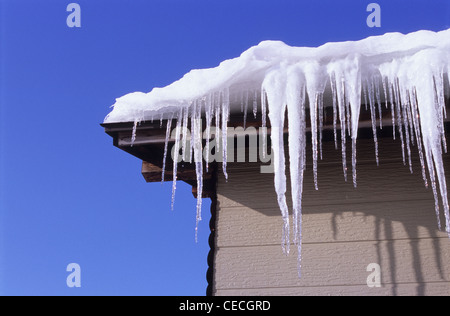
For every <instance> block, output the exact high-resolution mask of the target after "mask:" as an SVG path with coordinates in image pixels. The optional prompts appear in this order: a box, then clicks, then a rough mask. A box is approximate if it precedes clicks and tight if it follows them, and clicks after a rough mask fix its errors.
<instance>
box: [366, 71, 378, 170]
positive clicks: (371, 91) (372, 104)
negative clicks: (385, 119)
mask: <svg viewBox="0 0 450 316" xmlns="http://www.w3.org/2000/svg"><path fill="white" fill-rule="evenodd" d="M366 85H367V90H368V91H367V94H368V96H369V105H370V118H371V120H372V133H373V142H374V144H375V160H376V162H377V166H378V165H380V161H379V159H378V137H377V118H376V113H375V100H374V82H373V80H372V81H371V82H369V81H368V80H367V81H366Z"/></svg>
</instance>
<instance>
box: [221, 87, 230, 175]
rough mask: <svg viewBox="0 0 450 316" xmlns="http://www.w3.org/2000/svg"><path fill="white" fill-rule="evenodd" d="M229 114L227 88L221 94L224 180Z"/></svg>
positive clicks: (228, 93)
mask: <svg viewBox="0 0 450 316" xmlns="http://www.w3.org/2000/svg"><path fill="white" fill-rule="evenodd" d="M229 112H230V92H229V90H228V88H226V89H224V91H223V92H222V159H223V160H222V169H223V174H224V176H225V179H226V180H228V173H227V141H228V136H227V135H228V118H229Z"/></svg>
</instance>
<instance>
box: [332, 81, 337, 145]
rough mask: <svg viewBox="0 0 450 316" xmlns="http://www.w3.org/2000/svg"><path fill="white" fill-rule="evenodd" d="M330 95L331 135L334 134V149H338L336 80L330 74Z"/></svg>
mask: <svg viewBox="0 0 450 316" xmlns="http://www.w3.org/2000/svg"><path fill="white" fill-rule="evenodd" d="M330 85H331V94H332V98H333V133H334V148H335V149H336V150H337V149H338V144H337V131H336V130H337V92H336V88H335V87H336V79H335V75H334V73H332V74H330Z"/></svg>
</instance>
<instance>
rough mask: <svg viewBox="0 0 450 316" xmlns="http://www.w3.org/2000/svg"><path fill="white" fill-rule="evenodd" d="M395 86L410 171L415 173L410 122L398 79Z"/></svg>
mask: <svg viewBox="0 0 450 316" xmlns="http://www.w3.org/2000/svg"><path fill="white" fill-rule="evenodd" d="M395 86H396V91H397V92H396V93H397V100H398V103H399V105H400V110H401V112H400V113H401V115H402V118H403V126H404V127H405V140H406V150H407V153H408V165H409V170H410V172H411V173H413V169H412V161H411V138H410V135H409V121H408V114H407V112H406V107H407V106H406V105H404V104H403V103H402V101H403V100H402V95H401V93H402V92H401V87H400V84H399V80H398V78H397V80H396V81H395Z"/></svg>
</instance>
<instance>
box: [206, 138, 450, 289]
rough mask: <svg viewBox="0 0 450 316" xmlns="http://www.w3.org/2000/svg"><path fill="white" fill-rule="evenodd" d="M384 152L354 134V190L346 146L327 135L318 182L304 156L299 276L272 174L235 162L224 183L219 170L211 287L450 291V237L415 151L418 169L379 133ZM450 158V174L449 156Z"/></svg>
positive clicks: (448, 167) (449, 169)
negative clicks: (285, 243)
mask: <svg viewBox="0 0 450 316" xmlns="http://www.w3.org/2000/svg"><path fill="white" fill-rule="evenodd" d="M349 147H350V146H349ZM379 151H380V153H379V156H380V166H378V167H377V166H376V162H375V155H374V144H373V140H364V139H362V140H359V141H358V167H357V171H358V187H357V188H356V189H354V188H353V184H352V183H351V162H350V159H348V163H349V164H350V165H349V182H345V181H344V178H343V173H342V161H341V153H340V149H338V150H335V149H334V143H333V142H331V143H325V144H324V160H323V161H321V162H320V163H319V169H318V170H319V190H318V191H316V190H314V185H313V175H312V165H311V159H310V155H308V157H307V159H308V163H309V164H308V167H307V172H306V175H305V177H306V178H305V185H304V195H303V196H304V199H303V205H304V215H303V252H302V255H303V261H302V278H298V276H297V251H296V247H295V246H294V245H291V253H290V254H289V255H288V256H285V255H284V254H283V253H282V248H281V245H280V243H281V226H282V219H281V216H280V211H279V208H278V205H277V200H276V195H275V191H274V187H273V174H261V173H260V172H259V171H260V164H257V163H229V164H228V167H227V171H228V174H229V180H228V182H226V181H225V179H224V177H223V176H222V175H221V174H220V171H219V175H218V183H217V194H218V196H217V213H216V218H217V219H216V246H215V251H216V252H215V261H214V283H213V294H214V295H450V240H449V239H448V237H447V234H446V233H445V232H442V231H438V229H437V220H436V216H435V211H434V199H433V194H432V191H431V188H429V189H426V188H425V187H424V183H423V180H422V176H421V168H420V163H419V161H418V158H417V159H416V157H418V154H417V149H416V147H413V148H412V152H413V157H414V159H413V167H414V173H413V174H411V173H410V171H409V168H408V167H407V166H404V165H403V162H402V154H401V143H400V140H399V139H398V140H396V141H393V140H392V139H390V138H383V139H381V140H380V148H379ZM347 157H351V156H350V152H349V153H348V156H347ZM444 161H445V163H446V170H447V175H450V154H446V155H445V157H444ZM447 179H448V180H447V181H448V183H449V184H450V177H447ZM287 198H288V201H289V200H290V191H289V190H288V193H287ZM289 206H290V209H292V208H291V204H289ZM441 218H442V219H441V221H442V222H443V223H444V219H443V216H441ZM371 263H377V264H379V265H380V267H381V287H380V288H370V287H368V286H367V283H366V280H367V277H368V276H369V274H370V273H371V272H367V266H368V265H369V264H371Z"/></svg>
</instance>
